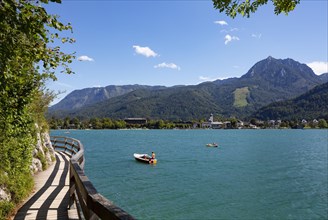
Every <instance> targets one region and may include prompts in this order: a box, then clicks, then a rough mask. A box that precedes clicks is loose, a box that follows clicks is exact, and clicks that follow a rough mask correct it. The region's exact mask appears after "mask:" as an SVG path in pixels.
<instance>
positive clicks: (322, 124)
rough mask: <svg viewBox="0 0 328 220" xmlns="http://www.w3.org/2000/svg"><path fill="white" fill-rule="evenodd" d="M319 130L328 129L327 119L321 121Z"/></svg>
mask: <svg viewBox="0 0 328 220" xmlns="http://www.w3.org/2000/svg"><path fill="white" fill-rule="evenodd" d="M318 127H319V128H328V123H327V121H326V120H325V119H320V120H319V123H318Z"/></svg>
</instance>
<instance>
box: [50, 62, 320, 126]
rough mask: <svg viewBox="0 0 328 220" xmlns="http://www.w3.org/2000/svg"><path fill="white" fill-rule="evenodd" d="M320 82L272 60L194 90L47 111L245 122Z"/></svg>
mask: <svg viewBox="0 0 328 220" xmlns="http://www.w3.org/2000/svg"><path fill="white" fill-rule="evenodd" d="M322 83H323V79H321V78H320V77H319V76H317V75H315V73H314V72H313V71H312V69H310V68H309V67H308V66H306V65H305V64H301V63H299V62H297V61H294V60H292V59H290V58H288V59H275V58H273V57H271V56H269V57H268V58H266V59H264V60H261V61H259V62H257V63H256V64H254V65H253V66H252V67H251V68H250V69H249V71H248V72H247V73H246V74H244V75H243V76H241V77H240V78H236V77H235V78H229V79H224V80H216V81H213V82H204V83H200V84H198V85H191V86H173V87H161V86H158V87H152V86H140V85H134V86H136V87H135V88H136V89H134V90H133V89H131V88H130V89H131V90H132V91H131V90H130V91H128V90H125V91H127V92H125V93H124V94H122V93H120V94H119V95H116V96H113V97H110V98H106V97H105V96H100V98H102V100H101V101H98V102H93V103H92V101H89V103H88V104H84V106H83V105H82V107H79V108H75V109H74V108H72V107H71V108H69V107H67V108H66V109H65V108H57V109H56V107H55V108H49V113H50V114H49V115H50V116H56V117H63V116H64V115H67V116H70V117H110V118H125V117H148V118H160V119H171V120H178V119H181V120H192V119H193V118H204V117H207V116H208V115H209V114H210V113H213V114H218V115H222V116H224V117H238V118H243V117H247V116H249V115H251V114H252V113H254V112H255V111H257V110H258V109H260V108H261V107H264V106H265V105H268V104H270V103H272V102H276V101H282V100H287V99H290V98H294V97H296V96H299V95H301V94H302V93H305V92H307V91H309V90H310V89H312V88H313V87H315V86H317V85H319V84H322ZM138 86H139V87H138ZM112 94H113V93H112ZM67 97H69V96H67ZM68 100H69V99H68ZM80 100H83V99H80ZM93 101H94V100H93ZM67 102H68V103H72V102H69V101H67ZM240 103H242V104H240ZM58 104H59V103H58ZM57 107H58V106H57Z"/></svg>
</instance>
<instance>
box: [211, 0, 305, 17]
mask: <svg viewBox="0 0 328 220" xmlns="http://www.w3.org/2000/svg"><path fill="white" fill-rule="evenodd" d="M268 1H269V0H253V1H251V0H244V1H240V0H213V5H214V8H215V9H218V10H219V11H220V12H225V13H226V14H227V15H228V16H230V17H232V18H235V17H236V16H237V14H240V15H242V16H243V17H245V16H246V17H250V14H251V13H254V12H256V10H257V9H258V7H260V6H263V5H265V4H267V3H268ZM270 1H271V2H272V3H273V5H274V13H275V14H277V15H278V14H281V13H285V14H288V13H289V12H290V11H292V10H294V9H295V7H296V5H297V4H299V3H300V0H270Z"/></svg>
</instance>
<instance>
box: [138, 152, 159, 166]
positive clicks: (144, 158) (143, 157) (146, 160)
mask: <svg viewBox="0 0 328 220" xmlns="http://www.w3.org/2000/svg"><path fill="white" fill-rule="evenodd" d="M133 156H134V158H135V159H136V160H137V161H140V162H144V163H148V164H156V163H157V159H152V158H151V156H149V155H148V154H136V153H135V154H133Z"/></svg>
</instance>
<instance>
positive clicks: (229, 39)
mask: <svg viewBox="0 0 328 220" xmlns="http://www.w3.org/2000/svg"><path fill="white" fill-rule="evenodd" d="M224 40H225V41H224V44H225V45H227V44H228V43H229V42H231V41H233V40H239V37H236V36H231V35H229V34H227V35H226V36H225V37H224Z"/></svg>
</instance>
